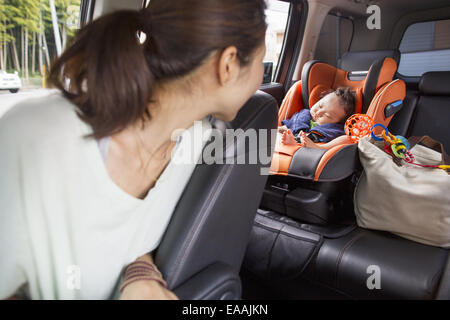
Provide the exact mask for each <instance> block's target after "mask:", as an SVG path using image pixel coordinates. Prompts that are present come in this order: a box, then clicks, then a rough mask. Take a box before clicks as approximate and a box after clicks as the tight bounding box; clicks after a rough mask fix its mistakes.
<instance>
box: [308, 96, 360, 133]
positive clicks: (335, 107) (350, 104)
mask: <svg viewBox="0 0 450 320" xmlns="http://www.w3.org/2000/svg"><path fill="white" fill-rule="evenodd" d="M354 110H355V97H354V95H353V94H352V92H351V91H350V88H337V89H336V90H334V91H327V92H325V93H324V94H323V97H322V99H320V100H319V101H317V103H316V104H314V105H313V106H312V107H311V109H310V113H311V118H312V119H313V120H314V121H315V122H316V123H317V124H319V125H320V124H326V123H344V122H345V120H347V118H348V117H349V116H351V115H352V114H353V112H354Z"/></svg>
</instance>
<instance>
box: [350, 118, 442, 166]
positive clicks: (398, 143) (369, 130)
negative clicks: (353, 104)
mask: <svg viewBox="0 0 450 320" xmlns="http://www.w3.org/2000/svg"><path fill="white" fill-rule="evenodd" d="M376 127H381V128H383V129H384V131H382V132H381V137H377V136H376V135H375V134H374V129H375V128H376ZM344 130H345V133H346V135H347V136H348V137H349V138H350V139H351V140H352V141H353V142H358V141H359V139H361V138H362V137H366V136H368V135H369V134H370V135H371V136H372V138H373V139H374V140H375V141H384V151H386V153H388V154H390V155H391V156H393V157H395V158H396V159H398V160H400V161H401V160H403V161H405V162H407V163H410V164H413V165H416V166H420V167H425V168H438V169H443V170H448V169H450V165H425V164H420V163H415V162H414V156H413V155H412V154H411V152H409V149H410V144H409V142H408V140H407V139H406V138H405V137H402V136H399V135H397V136H394V135H393V134H392V133H390V132H389V130H388V129H387V128H386V127H385V126H384V125H382V124H381V123H377V124H374V121H373V119H372V118H371V117H370V116H368V115H366V114H354V115H352V116H351V117H350V118H348V120H347V121H346V122H345V127H344Z"/></svg>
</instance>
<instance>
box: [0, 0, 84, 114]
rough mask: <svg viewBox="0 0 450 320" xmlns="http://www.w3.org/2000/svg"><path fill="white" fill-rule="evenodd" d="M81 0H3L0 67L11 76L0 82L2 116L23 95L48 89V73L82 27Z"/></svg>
mask: <svg viewBox="0 0 450 320" xmlns="http://www.w3.org/2000/svg"><path fill="white" fill-rule="evenodd" d="M80 2H81V0H27V1H15V0H3V1H2V2H1V5H0V69H1V70H2V71H3V72H6V73H7V74H8V77H5V76H3V80H4V81H2V82H0V101H1V103H0V116H1V115H2V114H4V112H5V111H6V108H9V107H10V106H11V105H14V104H16V103H17V102H18V101H19V100H20V99H22V98H29V97H31V96H37V95H39V94H43V93H44V91H45V90H43V87H44V88H45V87H46V83H45V81H44V74H45V73H46V72H47V71H48V67H49V65H50V63H51V61H52V60H53V59H55V57H57V56H58V55H59V54H60V53H61V52H62V51H63V50H64V47H65V46H66V45H67V43H69V41H70V39H71V38H72V37H73V36H74V35H75V32H76V30H77V29H78V27H79V26H78V21H79V14H80ZM52 13H53V14H52ZM5 79H6V80H5Z"/></svg>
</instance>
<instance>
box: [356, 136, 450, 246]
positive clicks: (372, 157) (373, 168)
mask: <svg viewBox="0 0 450 320" xmlns="http://www.w3.org/2000/svg"><path fill="white" fill-rule="evenodd" d="M417 142H422V143H423V144H427V145H429V146H431V147H433V149H431V148H429V147H426V146H424V145H420V144H416V143H417ZM410 143H411V146H413V145H414V146H413V147H412V148H411V150H410V152H411V153H412V154H413V156H414V158H415V161H414V162H416V163H420V164H426V165H439V164H444V163H445V161H444V159H446V160H447V161H448V156H447V155H446V154H445V151H444V149H443V147H442V145H441V144H439V143H437V144H436V141H434V140H433V139H431V138H429V137H426V136H425V137H421V138H417V137H413V138H410ZM383 144H384V142H376V141H374V140H373V139H371V138H370V137H365V138H362V139H361V140H360V141H359V143H358V149H359V156H360V160H361V163H362V165H363V167H364V173H363V174H362V175H361V177H360V179H359V181H358V184H357V186H356V190H355V194H354V205H355V214H356V218H357V223H358V225H359V226H360V227H362V228H367V229H375V230H384V231H389V232H392V233H395V234H397V235H399V236H401V237H404V238H407V239H410V240H413V241H417V242H420V243H424V244H427V245H433V246H439V247H444V248H449V247H450V175H449V174H448V173H447V172H446V171H444V170H442V169H434V168H423V167H419V166H415V165H412V164H408V163H405V162H404V161H402V165H401V166H399V165H397V164H395V163H394V161H393V159H392V156H390V155H389V154H387V153H386V152H385V151H384V150H383ZM437 146H439V147H440V148H437ZM436 150H438V151H441V152H438V151H436ZM446 164H449V163H448V162H447V163H446Z"/></svg>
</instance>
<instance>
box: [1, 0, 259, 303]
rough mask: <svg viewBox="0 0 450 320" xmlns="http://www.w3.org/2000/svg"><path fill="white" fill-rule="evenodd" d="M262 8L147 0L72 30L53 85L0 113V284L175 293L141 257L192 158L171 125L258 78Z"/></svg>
mask: <svg viewBox="0 0 450 320" xmlns="http://www.w3.org/2000/svg"><path fill="white" fill-rule="evenodd" d="M264 9H265V4H264V1H263V0H251V1H241V0H212V1H202V0H173V1H166V0H152V1H151V2H150V5H149V6H148V7H147V8H146V9H143V10H141V11H118V12H115V13H112V14H109V15H106V16H104V17H101V18H99V19H98V20H96V21H94V22H92V23H91V24H89V25H88V26H86V27H84V28H83V29H82V30H80V31H79V33H78V34H77V36H76V38H75V40H74V42H73V44H72V45H71V46H70V47H69V48H67V50H66V51H65V52H64V53H63V54H62V56H61V57H60V58H59V59H57V60H56V61H55V63H54V64H53V67H52V70H51V73H50V76H49V80H50V81H51V82H52V83H53V84H54V86H56V87H57V88H59V89H60V91H61V93H62V94H55V95H53V96H50V97H48V98H46V99H45V100H35V101H32V102H27V103H25V104H23V105H20V106H17V107H15V108H14V109H13V110H11V111H10V112H9V113H8V114H6V115H5V116H4V117H3V118H2V119H1V121H0V147H1V150H2V156H1V157H0V170H1V175H2V179H1V181H0V206H1V207H0V255H1V257H2V258H1V259H0V298H2V299H4V298H8V297H12V296H14V297H26V298H32V299H40V298H44V299H60V298H62V299H108V298H115V297H118V295H119V294H120V295H121V296H120V297H121V298H122V299H130V298H131V299H136V298H143V299H146V298H156V299H175V298H176V297H175V295H174V294H173V293H172V292H170V291H169V290H167V289H166V288H165V283H164V280H163V279H162V278H161V277H160V274H159V272H158V271H157V270H156V268H155V266H154V265H153V263H152V258H151V251H153V250H154V249H155V248H156V247H157V245H158V244H159V241H160V239H161V237H162V234H163V233H164V230H165V228H166V226H167V224H168V221H169V219H170V215H171V214H172V211H173V208H174V206H175V205H176V202H177V200H178V198H179V196H180V195H181V192H182V190H183V187H184V186H185V185H186V183H187V181H188V180H189V177H190V174H191V173H192V171H193V168H194V166H195V163H191V164H190V165H186V166H185V167H183V166H181V167H180V166H179V165H176V164H174V163H173V161H170V156H169V155H170V154H172V153H173V152H175V153H176V152H178V150H180V148H182V147H183V143H184V142H183V139H181V142H179V143H175V142H174V141H172V140H173V139H171V135H172V133H173V132H174V131H175V130H179V129H187V130H192V125H193V123H194V121H196V120H202V119H203V120H202V121H203V123H207V121H206V120H205V117H207V116H208V115H213V116H215V117H216V118H218V119H221V120H224V121H230V120H232V119H233V118H234V117H235V116H236V113H237V112H238V110H239V109H240V108H241V107H242V105H243V104H244V103H245V102H246V101H247V100H248V99H249V97H250V96H251V95H252V94H253V93H254V92H255V91H256V90H257V88H258V87H259V85H260V83H261V81H262V75H263V65H262V59H263V57H264V54H265V44H264V36H265V30H266V23H265V21H264V18H265V17H264ZM140 33H144V34H145V37H146V39H145V41H144V42H141V41H139V39H138V35H139V34H140ZM200 146H201V145H200ZM200 152H201V150H200ZM196 154H197V156H198V154H199V150H196ZM133 261H134V262H133ZM127 266H128V268H127ZM124 270H126V271H125V272H124ZM123 278H124V279H123ZM119 289H120V290H119Z"/></svg>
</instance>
